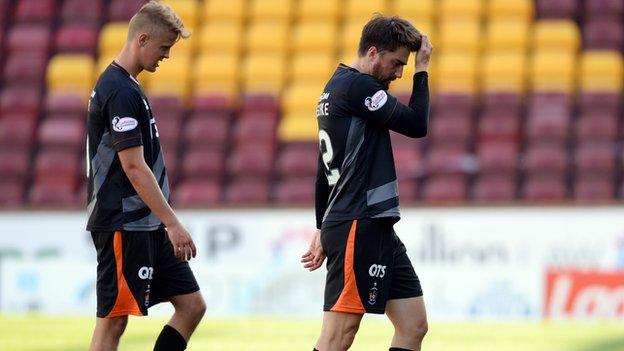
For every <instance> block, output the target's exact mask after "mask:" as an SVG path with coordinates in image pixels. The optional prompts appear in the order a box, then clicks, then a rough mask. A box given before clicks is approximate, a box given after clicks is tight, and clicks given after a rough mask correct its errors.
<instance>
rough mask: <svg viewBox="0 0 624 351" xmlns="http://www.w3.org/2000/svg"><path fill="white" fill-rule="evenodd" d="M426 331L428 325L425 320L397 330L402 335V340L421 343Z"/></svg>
mask: <svg viewBox="0 0 624 351" xmlns="http://www.w3.org/2000/svg"><path fill="white" fill-rule="evenodd" d="M427 331H429V324H428V323H427V320H426V319H422V320H418V321H416V322H415V323H410V324H409V325H405V326H401V327H400V328H397V332H398V333H400V334H402V336H403V337H404V338H407V339H411V340H413V341H414V342H420V341H422V339H423V338H424V337H425V335H426V334H427Z"/></svg>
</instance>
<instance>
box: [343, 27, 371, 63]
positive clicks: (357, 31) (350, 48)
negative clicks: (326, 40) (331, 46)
mask: <svg viewBox="0 0 624 351" xmlns="http://www.w3.org/2000/svg"><path fill="white" fill-rule="evenodd" d="M365 24H366V20H362V19H355V20H350V21H345V23H344V25H343V27H342V34H340V42H339V45H340V46H339V48H341V49H342V50H340V51H341V54H342V56H345V55H348V60H347V61H348V62H343V63H345V64H351V62H352V61H353V60H354V59H355V58H356V55H357V52H358V45H359V43H360V36H362V29H364V25H365Z"/></svg>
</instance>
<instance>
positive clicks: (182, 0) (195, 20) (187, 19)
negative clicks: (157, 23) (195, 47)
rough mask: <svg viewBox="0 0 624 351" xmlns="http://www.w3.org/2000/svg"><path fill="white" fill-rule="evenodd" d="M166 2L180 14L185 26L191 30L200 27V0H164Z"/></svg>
mask: <svg viewBox="0 0 624 351" xmlns="http://www.w3.org/2000/svg"><path fill="white" fill-rule="evenodd" d="M163 2H164V3H166V4H167V5H169V6H171V8H172V9H173V10H174V11H175V12H176V13H177V14H178V16H179V17H180V19H181V20H182V23H184V28H186V29H188V30H189V31H191V32H192V31H193V30H194V29H196V28H197V27H198V24H199V16H198V14H199V13H200V12H199V10H200V7H199V6H200V3H199V1H198V0H164V1H163Z"/></svg>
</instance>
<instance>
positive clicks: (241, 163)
mask: <svg viewBox="0 0 624 351" xmlns="http://www.w3.org/2000/svg"><path fill="white" fill-rule="evenodd" d="M274 153H275V151H274V149H273V148H271V147H263V148H260V147H258V146H256V145H241V146H239V147H237V148H236V149H234V150H233V151H232V152H231V154H230V156H229V158H228V160H227V161H228V163H227V169H228V172H229V174H230V175H233V176H258V177H262V176H269V175H270V174H271V172H272V171H273V161H274V158H275V156H274Z"/></svg>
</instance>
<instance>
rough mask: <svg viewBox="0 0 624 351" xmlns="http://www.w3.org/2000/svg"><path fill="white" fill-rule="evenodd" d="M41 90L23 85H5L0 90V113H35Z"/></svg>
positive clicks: (37, 109) (37, 110)
mask: <svg viewBox="0 0 624 351" xmlns="http://www.w3.org/2000/svg"><path fill="white" fill-rule="evenodd" d="M40 102H41V90H40V89H33V88H29V87H25V86H16V87H13V86H5V87H4V88H3V89H2V91H1V92H0V114H2V115H5V114H9V113H26V114H29V115H30V114H33V115H37V114H38V113H39V105H40Z"/></svg>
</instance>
